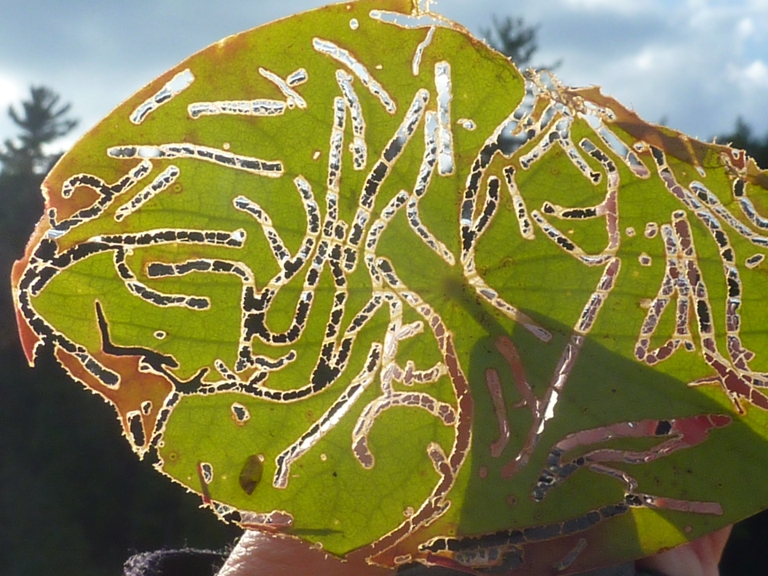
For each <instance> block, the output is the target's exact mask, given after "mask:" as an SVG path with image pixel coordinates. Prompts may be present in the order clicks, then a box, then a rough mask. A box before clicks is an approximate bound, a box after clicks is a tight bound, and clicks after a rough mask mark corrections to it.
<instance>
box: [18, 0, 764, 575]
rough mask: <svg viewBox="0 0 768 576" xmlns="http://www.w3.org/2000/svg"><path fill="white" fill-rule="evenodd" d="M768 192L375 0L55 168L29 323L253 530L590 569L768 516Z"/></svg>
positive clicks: (145, 103) (28, 274)
mask: <svg viewBox="0 0 768 576" xmlns="http://www.w3.org/2000/svg"><path fill="white" fill-rule="evenodd" d="M767 189H768V175H766V173H764V172H761V171H759V170H758V168H757V167H756V165H755V164H754V162H752V161H751V160H749V159H747V158H746V157H745V155H744V154H743V153H741V152H739V151H736V150H732V149H729V148H727V147H724V146H718V145H714V144H705V143H702V142H698V141H695V140H692V139H689V138H687V137H686V136H684V135H682V134H680V133H678V132H675V131H672V130H669V129H667V128H663V127H659V126H654V125H650V124H647V123H645V122H643V121H642V120H641V119H639V118H638V117H637V116H636V115H635V114H634V113H633V112H631V111H629V110H627V109H626V108H625V107H623V106H622V105H621V104H619V103H618V102H616V101H615V100H613V99H611V98H609V97H607V96H603V95H602V94H601V93H600V91H599V90H598V89H594V88H590V89H582V90H570V89H567V88H564V87H562V86H561V85H560V84H559V83H558V82H557V80H556V79H555V78H554V77H553V76H551V75H550V74H549V73H546V72H543V73H540V74H538V73H536V72H534V71H528V72H526V74H525V75H523V74H521V73H520V72H518V71H517V70H516V69H515V68H514V67H513V66H512V65H511V64H510V63H509V61H508V60H507V59H506V58H504V57H503V56H501V55H500V54H498V53H495V52H494V51H492V50H491V49H489V48H488V47H487V46H485V45H484V44H482V43H480V42H478V41H477V40H476V39H474V38H472V37H471V36H470V35H469V34H468V33H467V32H466V31H465V30H464V29H463V28H461V27H460V26H458V25H456V24H453V23H451V22H449V21H447V20H444V19H443V18H441V17H439V16H437V15H434V14H432V13H428V12H425V11H423V10H421V9H420V8H419V7H418V6H416V5H415V4H413V3H412V2H411V1H410V0H378V1H373V0H360V1H358V2H351V3H346V4H339V5H335V6H330V7H327V8H322V9H319V10H315V11H312V12H308V13H305V14H300V15H297V16H294V17H291V18H288V19H285V20H281V21H279V22H275V23H273V24H270V25H268V26H264V27H262V28H258V29H256V30H253V31H249V32H245V33H242V34H240V35H237V36H232V37H230V38H226V39H224V40H222V41H221V42H219V43H217V44H215V45H213V46H211V47H209V48H207V49H205V50H203V51H202V52H200V53H198V54H196V55H194V56H192V57H191V58H189V59H188V60H186V61H185V62H183V63H181V64H180V65H179V66H177V67H176V68H174V69H172V70H170V71H169V72H168V73H166V74H165V75H163V76H161V77H160V78H158V79H157V80H156V81H154V82H153V83H151V84H150V85H148V86H146V87H145V88H143V89H142V90H140V91H139V92H138V93H137V94H136V95H135V96H133V97H131V98H130V99H129V100H128V101H126V102H125V103H124V104H123V105H121V106H120V107H118V108H117V109H116V110H115V111H114V112H113V113H112V114H110V115H109V116H108V117H107V118H106V119H104V120H103V121H102V122H101V123H100V124H99V125H97V126H96V127H95V128H93V129H92V130H91V132H89V133H88V134H87V135H86V136H85V137H84V138H83V139H82V140H81V141H80V142H79V143H78V144H77V145H76V146H75V147H74V148H73V150H72V151H71V152H70V153H68V154H67V155H66V156H65V157H64V158H63V159H62V160H61V161H60V162H59V164H58V165H57V166H56V168H55V169H54V170H53V171H52V172H51V174H50V175H49V176H48V178H47V180H46V181H45V184H44V191H45V195H46V200H47V207H48V213H47V216H46V218H45V219H43V220H42V221H41V223H40V225H39V226H38V229H37V231H36V232H35V235H34V236H33V238H32V240H31V241H30V244H29V247H28V250H27V254H26V257H25V258H24V260H22V261H20V262H18V263H17V265H16V267H15V269H14V276H13V283H14V290H15V292H14V294H15V297H16V304H17V308H18V318H19V330H20V334H21V338H22V340H23V342H24V345H25V349H26V351H27V353H28V356H29V357H30V359H32V358H33V357H34V354H35V351H36V350H37V348H38V346H39V345H42V344H48V345H52V346H53V348H54V350H55V353H56V356H57V358H58V359H59V361H60V362H61V363H62V365H63V366H64V367H65V368H66V369H67V370H68V371H69V373H70V374H71V375H72V376H73V377H74V378H75V379H77V380H79V381H80V382H81V383H83V384H84V385H85V386H86V387H87V388H89V389H90V390H91V391H93V392H96V393H98V394H101V395H102V396H103V397H104V398H105V399H106V400H108V401H109V402H111V403H112V404H113V405H114V407H115V409H116V410H117V413H118V415H119V418H120V422H121V424H122V428H123V431H124V434H125V435H126V438H127V439H128V441H129V442H130V443H131V445H132V446H133V448H134V450H135V451H136V452H137V453H138V454H139V455H140V456H143V455H145V454H146V453H147V452H150V451H151V452H153V453H154V454H155V456H156V458H157V462H158V463H157V468H158V470H160V471H161V472H162V473H164V474H166V475H168V476H169V477H170V478H172V479H173V480H175V481H177V482H179V483H180V484H182V485H184V486H186V487H187V488H188V489H190V490H193V491H195V492H197V493H199V494H200V495H201V498H202V500H203V502H204V504H205V505H207V506H209V507H211V508H212V509H213V510H214V511H215V512H216V513H217V514H219V515H220V516H221V517H223V518H225V519H227V520H233V521H236V522H238V523H240V524H241V525H242V526H244V527H247V528H256V529H262V530H280V531H283V532H286V533H288V534H293V535H295V536H298V537H301V538H303V539H306V540H308V541H310V542H314V543H317V544H319V545H322V546H323V547H324V548H325V549H326V550H327V551H329V552H331V553H333V554H336V555H339V556H345V555H348V554H351V553H352V552H353V551H356V550H357V551H359V552H358V554H362V555H364V556H365V558H367V559H368V560H369V561H370V562H372V563H376V564H380V565H384V566H390V567H394V566H396V565H399V564H402V563H406V562H411V561H421V562H426V563H428V564H438V565H444V566H448V567H451V568H457V569H463V570H470V569H479V568H486V567H489V566H493V567H496V569H502V570H503V569H506V570H510V569H517V570H518V572H516V573H536V572H542V571H545V572H546V571H551V570H553V569H555V570H558V571H561V572H563V571H567V570H570V571H577V570H585V569H588V568H590V567H595V566H601V565H607V564H610V563H614V562H620V561H624V560H628V559H632V558H637V557H641V556H645V555H649V554H651V553H653V552H655V551H657V550H659V549H661V548H666V547H670V546H675V545H678V544H681V543H683V542H685V541H687V540H689V539H693V538H695V537H698V536H700V535H702V534H704V533H706V532H709V531H712V530H715V529H717V528H719V527H721V526H724V525H726V524H728V523H731V522H734V521H736V520H738V519H741V518H744V517H746V516H748V515H750V514H753V513H755V512H757V511H758V510H760V509H762V508H764V507H766V506H768V494H766V492H765V490H764V489H763V487H762V479H763V477H764V472H765V469H766V459H765V456H764V449H765V439H766V435H768V429H767V428H766V425H767V424H768V396H766V395H765V394H764V392H763V389H764V388H765V387H766V385H768V375H766V372H768V330H766V312H765V310H766V309H765V306H764V303H763V296H764V294H766V293H768V275H766V272H765V271H766V264H765V261H764V260H765V255H766V247H767V246H768V220H767V219H766V218H764V217H763V216H762V215H763V214H765V213H766V208H768V206H766V199H767V198H768V195H767V194H766V190H767Z"/></svg>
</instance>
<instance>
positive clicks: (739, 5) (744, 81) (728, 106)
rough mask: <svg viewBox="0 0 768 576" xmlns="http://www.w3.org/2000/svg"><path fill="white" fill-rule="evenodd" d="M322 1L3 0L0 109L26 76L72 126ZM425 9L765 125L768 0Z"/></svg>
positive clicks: (657, 102) (568, 65) (594, 0)
mask: <svg viewBox="0 0 768 576" xmlns="http://www.w3.org/2000/svg"><path fill="white" fill-rule="evenodd" d="M324 3H325V2H324V1H323V0H279V1H278V0H228V1H226V2H221V1H219V0H216V1H213V0H131V1H126V0H99V1H98V2H92V1H91V0H68V1H67V2H60V1H53V0H0V6H2V18H0V111H1V112H2V113H0V139H4V138H6V137H9V136H12V135H13V133H14V130H13V126H12V125H11V124H10V121H8V120H7V115H6V114H5V113H4V111H5V109H6V108H7V105H8V104H10V103H13V102H18V101H19V100H20V99H21V98H23V97H24V96H25V95H26V93H27V90H28V86H29V85H30V84H46V85H48V86H51V87H53V88H54V89H55V90H57V91H58V92H59V93H61V95H62V97H63V99H64V100H66V101H69V102H71V103H72V104H73V114H74V115H75V116H77V117H79V118H80V119H81V126H80V127H79V128H78V135H79V134H80V133H82V132H83V131H85V130H86V129H87V128H89V127H90V126H92V125H93V124H95V123H96V122H97V121H98V120H99V119H100V118H101V117H103V116H104V115H106V114H107V113H108V112H109V111H110V110H111V109H112V108H114V107H115V106H116V105H117V104H119V103H120V102H121V101H122V100H124V99H125V98H127V97H128V96H130V95H131V94H133V93H134V92H136V91H137V90H138V89H139V88H140V87H141V86H143V85H144V84H146V83H147V82H149V81H150V80H152V79H153V78H155V77H156V76H158V75H159V74H161V73H162V72H164V71H165V70H167V69H168V68H170V67H172V66H173V65H175V64H176V63H178V62H179V61H181V60H182V59H184V58H185V57H187V56H189V55H190V54H192V53H194V52H196V51H197V50H200V49H202V48H204V47H205V46H207V45H209V44H211V43H212V42H215V41H216V40H219V39H220V38H222V37H224V36H227V35H230V34H234V33H237V32H240V31H242V30H246V29H249V28H252V27H255V26H258V25H261V24H264V23H266V22H269V21H271V20H274V19H276V18H280V17H284V16H288V15H290V14H293V13H296V12H300V11H304V10H308V9H312V8H315V7H319V6H321V5H322V4H324ZM432 9H433V10H435V11H438V12H440V13H442V14H444V15H445V16H447V17H449V18H451V19H453V20H456V21H458V22H459V23H461V24H463V25H464V26H465V27H467V28H468V29H469V30H470V31H472V32H473V33H475V34H476V35H479V34H480V30H481V28H483V27H487V26H489V25H490V23H491V17H492V15H493V14H496V15H498V16H506V15H513V16H522V17H524V18H525V20H526V21H527V22H528V23H530V24H537V25H539V26H540V29H539V46H540V49H539V52H538V53H537V55H536V58H535V61H536V63H550V62H554V61H556V60H559V59H562V60H563V64H562V65H561V66H560V68H559V69H558V70H557V75H558V77H560V79H561V80H562V81H563V82H564V83H565V84H568V85H571V86H583V85H590V84H597V85H600V86H602V87H603V88H604V92H606V93H608V94H611V95H613V96H615V97H616V98H618V99H619V100H620V101H621V102H623V103H624V104H627V105H629V106H631V107H633V108H634V109H635V110H636V111H637V112H638V113H639V114H640V115H641V116H643V117H644V118H646V119H647V120H651V121H660V120H662V119H664V120H665V121H666V122H667V124H668V125H670V126H672V127H673V128H677V129H679V130H682V131H684V132H686V133H688V134H690V135H692V136H697V137H699V138H702V139H707V138H710V137H711V136H713V135H714V134H717V133H723V132H727V131H729V130H731V129H732V127H733V126H734V123H735V120H736V118H737V116H739V115H741V116H742V117H744V118H745V119H746V120H747V121H748V123H749V124H750V125H752V126H753V127H754V128H755V129H756V130H757V132H758V133H759V134H761V135H762V134H764V133H766V132H768V34H766V33H765V31H766V30H768V0H535V1H533V0H531V1H528V2H522V1H516V0H508V1H502V0H439V1H437V2H433V3H432Z"/></svg>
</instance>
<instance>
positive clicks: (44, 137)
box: [0, 86, 78, 176]
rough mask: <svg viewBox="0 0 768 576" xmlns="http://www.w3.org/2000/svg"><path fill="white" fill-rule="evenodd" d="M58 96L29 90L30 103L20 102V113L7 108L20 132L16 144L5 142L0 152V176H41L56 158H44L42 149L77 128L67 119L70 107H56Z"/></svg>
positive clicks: (39, 89) (43, 90)
mask: <svg viewBox="0 0 768 576" xmlns="http://www.w3.org/2000/svg"><path fill="white" fill-rule="evenodd" d="M59 101H60V96H59V95H58V94H56V92H54V91H53V90H51V89H50V88H48V87H46V86H32V87H31V88H30V99H29V100H25V101H24V102H22V104H21V105H22V111H21V112H17V111H16V109H15V108H14V107H13V106H9V107H8V115H9V116H10V117H11V120H13V123H14V124H16V126H18V127H19V128H20V129H21V133H20V134H19V135H18V141H19V143H18V144H17V143H15V142H14V141H13V140H10V139H7V140H6V141H5V143H4V146H3V147H4V150H0V163H2V172H3V174H10V175H23V176H30V175H33V174H34V175H37V176H41V175H45V174H46V173H47V172H48V170H49V169H50V168H51V166H52V164H53V162H54V161H55V160H57V159H58V155H56V154H46V153H45V151H44V147H45V145H46V144H50V143H52V142H53V141H55V140H57V139H58V138H61V137H62V136H66V135H67V134H69V132H70V131H71V130H72V129H73V128H74V127H75V126H77V122H78V121H77V120H74V119H71V118H68V117H67V115H68V114H69V110H70V108H71V105H70V104H62V105H59Z"/></svg>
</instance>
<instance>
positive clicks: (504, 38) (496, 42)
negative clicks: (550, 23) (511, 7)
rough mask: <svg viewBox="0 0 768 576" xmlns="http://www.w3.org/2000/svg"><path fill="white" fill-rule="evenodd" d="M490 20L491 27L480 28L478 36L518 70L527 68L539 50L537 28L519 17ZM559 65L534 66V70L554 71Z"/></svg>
mask: <svg viewBox="0 0 768 576" xmlns="http://www.w3.org/2000/svg"><path fill="white" fill-rule="evenodd" d="M492 20H493V27H492V28H481V29H480V35H481V36H482V37H483V38H485V40H486V41H487V42H488V45H489V46H490V47H491V48H493V49H494V50H496V51H498V52H501V53H502V54H504V55H505V56H507V57H508V58H509V59H510V60H512V62H513V63H514V64H515V66H517V67H518V68H527V67H529V65H530V62H531V58H532V57H533V55H534V54H535V53H536V51H537V50H538V49H539V45H538V44H537V43H536V34H537V33H538V31H539V27H538V26H531V25H528V24H526V23H525V20H523V19H522V18H520V17H515V18H513V17H511V16H506V17H505V18H497V17H496V16H493V17H492ZM560 63H561V61H560V60H558V61H557V62H555V63H554V64H552V65H551V66H534V68H537V69H540V70H554V69H555V68H557V67H558V66H559V65H560Z"/></svg>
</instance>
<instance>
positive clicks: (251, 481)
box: [238, 454, 264, 496]
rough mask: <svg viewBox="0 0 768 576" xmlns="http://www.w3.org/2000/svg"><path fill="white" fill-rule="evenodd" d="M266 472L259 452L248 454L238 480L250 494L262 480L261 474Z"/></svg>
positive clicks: (241, 486) (244, 490)
mask: <svg viewBox="0 0 768 576" xmlns="http://www.w3.org/2000/svg"><path fill="white" fill-rule="evenodd" d="M263 473H264V464H263V463H262V461H261V458H260V457H259V455H258V454H253V455H251V456H248V458H246V460H245V464H243V468H242V469H241V470H240V476H239V477H238V481H239V482H240V488H242V489H243V492H245V493H246V494H248V496H250V495H251V494H253V491H254V490H256V486H258V485H259V482H261V476H262V474H263Z"/></svg>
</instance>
